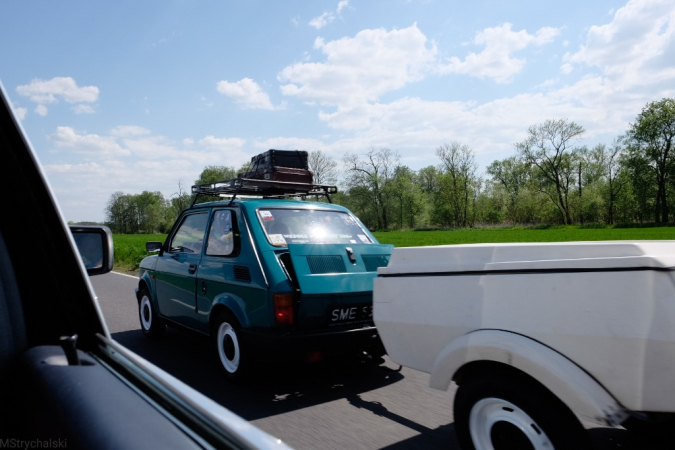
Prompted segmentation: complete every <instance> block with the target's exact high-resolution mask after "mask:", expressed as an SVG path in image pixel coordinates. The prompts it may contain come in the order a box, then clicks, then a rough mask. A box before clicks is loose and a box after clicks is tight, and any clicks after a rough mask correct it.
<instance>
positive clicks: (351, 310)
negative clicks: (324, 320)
mask: <svg viewBox="0 0 675 450" xmlns="http://www.w3.org/2000/svg"><path fill="white" fill-rule="evenodd" d="M372 318H373V306H372V305H361V306H341V307H339V308H333V309H332V310H331V312H330V315H329V320H330V324H331V325H337V324H340V325H344V324H347V323H359V322H368V321H370V320H372Z"/></svg>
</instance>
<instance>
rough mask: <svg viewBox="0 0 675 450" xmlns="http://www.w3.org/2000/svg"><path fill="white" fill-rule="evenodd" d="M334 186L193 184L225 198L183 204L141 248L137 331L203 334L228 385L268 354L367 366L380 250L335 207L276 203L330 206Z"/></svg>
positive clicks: (375, 350)
mask: <svg viewBox="0 0 675 450" xmlns="http://www.w3.org/2000/svg"><path fill="white" fill-rule="evenodd" d="M334 190H335V188H334V187H332V186H315V185H312V184H303V183H293V182H277V181H269V180H267V181H266V180H252V179H242V178H239V179H235V180H230V181H227V182H222V183H216V184H211V185H201V186H194V187H193V193H194V194H195V195H196V196H198V195H210V196H213V195H229V196H230V197H231V198H230V199H228V200H219V201H211V202H206V203H200V204H193V206H191V207H190V208H188V209H187V210H185V211H184V212H183V213H182V214H181V215H180V217H179V218H178V220H177V221H176V223H175V225H174V226H173V229H172V230H171V232H170V233H169V235H168V237H167V240H166V242H164V244H162V243H160V242H149V243H148V244H147V248H148V250H149V251H153V250H155V251H157V250H158V251H159V253H158V254H157V255H153V256H148V257H146V258H145V259H144V260H143V261H142V262H141V265H140V279H139V284H138V288H137V299H138V305H139V317H140V322H141V328H142V330H143V332H144V333H145V334H146V335H147V336H149V337H158V336H160V335H161V334H162V333H163V331H164V329H165V325H166V324H170V325H177V326H179V327H182V328H187V329H189V330H193V331H196V332H198V333H201V334H204V335H208V336H210V337H211V338H212V340H213V343H214V350H215V353H216V356H217V360H218V361H219V363H220V365H221V366H222V368H223V370H224V373H225V375H226V376H227V377H229V378H231V379H240V378H242V376H245V374H246V373H247V372H249V371H250V370H251V368H252V367H253V366H254V365H255V363H256V362H260V361H266V360H267V361H269V360H274V359H279V358H284V359H290V358H292V357H300V358H309V359H317V358H322V357H323V356H325V355H335V354H341V355H348V354H352V355H365V356H367V357H371V358H375V359H379V357H381V356H382V355H383V354H384V347H383V346H382V343H381V341H380V339H379V336H378V335H377V331H376V329H375V327H374V324H373V318H372V289H373V279H374V277H375V276H376V275H377V268H378V267H381V266H385V265H387V263H388V261H389V256H390V254H391V251H392V246H390V245H381V244H378V242H377V240H376V239H375V238H374V237H373V236H372V234H370V232H369V231H368V230H367V229H366V228H365V227H364V226H363V224H361V222H360V221H359V220H358V219H357V218H356V217H355V216H354V215H353V214H352V213H351V212H350V211H349V210H347V209H345V208H343V207H341V206H337V205H333V204H331V203H323V202H309V201H304V200H291V199H288V198H280V197H288V196H298V195H301V196H306V195H310V196H313V195H318V194H324V195H326V196H327V197H328V198H329V199H330V197H329V195H328V194H329V192H331V191H334ZM240 194H247V195H250V194H255V195H257V196H259V197H263V198H247V199H241V198H237V195H240ZM264 197H273V198H264ZM195 199H196V197H195Z"/></svg>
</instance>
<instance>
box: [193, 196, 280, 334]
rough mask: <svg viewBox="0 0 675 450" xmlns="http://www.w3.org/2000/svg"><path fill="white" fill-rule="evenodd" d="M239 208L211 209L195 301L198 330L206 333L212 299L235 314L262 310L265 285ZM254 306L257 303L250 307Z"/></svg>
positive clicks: (265, 290) (265, 291)
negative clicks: (226, 306) (198, 322)
mask: <svg viewBox="0 0 675 450" xmlns="http://www.w3.org/2000/svg"><path fill="white" fill-rule="evenodd" d="M240 212H241V211H240V210H238V209H236V208H222V209H214V212H213V216H212V218H211V224H210V226H209V233H208V236H207V239H206V242H207V246H206V249H205V251H204V256H203V257H202V260H201V262H200V265H199V274H198V279H197V304H198V310H199V313H200V314H199V316H198V317H199V318H200V319H199V321H200V326H201V327H202V328H201V331H203V332H208V331H209V330H208V326H209V313H210V311H211V307H212V305H213V303H214V302H222V303H225V304H227V305H228V306H229V307H230V308H232V309H233V310H235V311H236V312H238V313H243V312H244V311H246V313H247V314H248V313H250V311H248V310H249V308H254V309H255V308H256V307H257V308H258V309H264V305H265V304H266V303H265V299H266V293H267V285H266V284H265V280H264V278H263V276H262V273H261V271H260V265H259V263H257V260H256V259H255V256H254V250H253V248H252V247H251V243H250V240H249V236H248V234H247V233H243V236H242V232H241V230H242V229H243V230H245V229H246V225H245V224H244V223H243V219H242V216H241V214H240ZM252 305H257V306H252Z"/></svg>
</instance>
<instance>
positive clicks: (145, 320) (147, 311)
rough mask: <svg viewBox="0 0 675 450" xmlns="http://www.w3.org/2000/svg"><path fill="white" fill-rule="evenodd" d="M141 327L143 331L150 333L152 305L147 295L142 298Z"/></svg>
mask: <svg viewBox="0 0 675 450" xmlns="http://www.w3.org/2000/svg"><path fill="white" fill-rule="evenodd" d="M140 308H141V325H142V326H143V329H144V330H146V331H148V330H149V329H150V327H151V326H152V305H151V304H150V299H149V298H148V296H147V295H144V296H143V298H141V306H140Z"/></svg>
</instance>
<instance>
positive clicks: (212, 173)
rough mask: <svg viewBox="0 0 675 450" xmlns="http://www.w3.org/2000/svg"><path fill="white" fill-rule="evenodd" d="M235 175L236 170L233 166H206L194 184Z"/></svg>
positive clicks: (227, 178)
mask: <svg viewBox="0 0 675 450" xmlns="http://www.w3.org/2000/svg"><path fill="white" fill-rule="evenodd" d="M236 177H237V171H236V169H235V168H234V167H227V166H206V167H204V170H202V173H201V174H199V179H197V180H195V184H209V183H216V182H218V181H223V180H230V179H232V178H236Z"/></svg>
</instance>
